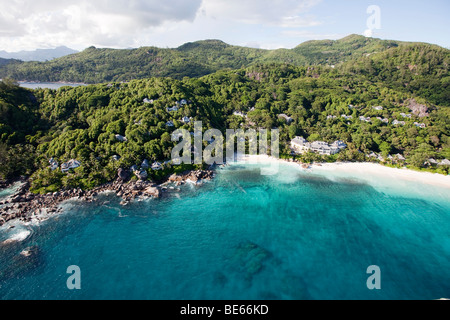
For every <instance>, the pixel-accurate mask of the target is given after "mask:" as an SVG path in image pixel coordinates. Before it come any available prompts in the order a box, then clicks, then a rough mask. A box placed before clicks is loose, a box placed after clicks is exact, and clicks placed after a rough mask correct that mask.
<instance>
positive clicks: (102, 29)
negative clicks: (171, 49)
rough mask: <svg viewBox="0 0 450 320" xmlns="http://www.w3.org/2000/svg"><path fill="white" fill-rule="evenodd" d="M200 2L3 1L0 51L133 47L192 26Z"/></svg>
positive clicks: (196, 0)
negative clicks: (144, 38)
mask: <svg viewBox="0 0 450 320" xmlns="http://www.w3.org/2000/svg"><path fill="white" fill-rule="evenodd" d="M201 1H202V0H190V1H185V0H164V1H161V0H95V1H89V0H54V1H48V0H33V1H25V0H0V7H1V8H2V9H1V13H0V49H3V50H7V51H13V50H14V49H16V48H20V49H26V48H29V49H31V48H35V47H37V46H39V47H43V46H44V47H52V46H57V45H61V44H65V45H69V46H70V45H71V44H72V46H73V47H76V46H86V45H87V44H93V45H98V46H123V45H130V44H131V42H132V39H133V36H134V35H135V34H138V33H141V32H143V31H144V30H148V29H149V28H151V27H156V26H160V25H162V24H164V23H165V22H168V21H173V22H179V21H193V20H194V19H195V17H196V14H197V11H198V9H199V8H200V5H201ZM130 39H131V40H130Z"/></svg>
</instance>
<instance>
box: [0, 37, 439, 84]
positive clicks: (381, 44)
mask: <svg viewBox="0 0 450 320" xmlns="http://www.w3.org/2000/svg"><path fill="white" fill-rule="evenodd" d="M411 45H412V46H415V45H416V44H410V43H404V42H399V41H390V40H380V39H374V38H366V37H363V36H358V35H351V36H348V37H346V38H343V39H341V40H337V41H333V40H322V41H308V42H305V43H303V44H301V45H299V46H298V47H296V48H294V49H279V50H262V49H254V48H245V47H238V46H231V45H228V44H226V43H224V42H222V41H219V40H206V41H198V42H194V43H187V44H184V45H182V46H180V47H179V48H176V49H160V48H156V47H142V48H139V49H126V50H115V49H99V48H94V47H91V48H88V49H86V50H84V51H82V52H80V53H77V54H73V55H68V56H65V57H62V58H59V59H54V60H52V61H48V62H20V61H15V62H14V63H10V64H8V65H6V66H3V67H1V66H0V78H12V79H15V80H17V81H21V80H29V81H44V82H46V81H51V82H57V81H65V82H84V83H105V82H110V81H130V80H133V79H143V78H149V77H172V78H174V79H178V80H181V79H183V77H185V76H187V77H201V76H204V75H208V74H211V73H214V72H216V71H219V70H223V69H239V68H246V67H249V66H251V65H255V64H258V63H277V64H286V63H287V64H292V65H296V66H307V65H323V66H333V67H334V66H338V65H340V64H342V63H344V62H347V61H352V60H354V59H358V58H361V57H365V56H367V55H371V57H372V55H374V56H378V57H379V58H378V59H383V58H384V57H385V56H384V55H383V53H385V54H387V53H386V52H388V51H392V49H395V48H398V50H400V52H402V51H403V50H406V51H408V49H407V48H408V47H409V46H411ZM417 45H418V44H417ZM424 46H427V47H429V50H430V51H432V52H435V53H436V55H437V56H441V58H442V55H443V54H444V55H445V52H447V53H446V55H447V57H448V50H446V49H442V48H440V47H438V46H435V45H424ZM400 54H401V53H400ZM412 58H414V57H412ZM374 59H375V58H374ZM424 59H427V57H426V56H425V57H424ZM412 65H414V63H413V62H412ZM432 65H433V63H432V64H431V65H430V67H431V66H432Z"/></svg>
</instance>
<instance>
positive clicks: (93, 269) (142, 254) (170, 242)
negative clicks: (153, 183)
mask: <svg viewBox="0 0 450 320" xmlns="http://www.w3.org/2000/svg"><path fill="white" fill-rule="evenodd" d="M383 183H384V184H385V187H380V184H379V185H378V186H377V187H374V186H373V185H372V184H370V183H369V182H367V180H361V179H357V178H355V177H352V178H346V177H341V176H333V175H332V174H330V173H327V174H321V173H314V172H313V173H308V172H304V171H302V170H301V169H299V168H298V167H293V166H290V165H282V166H281V167H280V172H279V173H278V174H277V175H273V176H263V175H261V172H260V167H259V166H258V165H244V166H242V165H233V166H230V167H227V168H225V169H221V170H219V171H218V173H217V175H216V178H215V179H214V180H213V181H211V182H208V183H206V184H204V185H203V186H201V187H195V186H191V185H188V186H184V187H183V188H182V190H180V191H179V192H178V191H175V190H173V191H171V192H170V193H169V195H168V196H167V197H165V198H163V199H160V200H145V201H142V202H136V203H133V204H131V205H129V206H127V207H122V206H120V205H119V202H120V201H119V199H117V198H116V197H115V196H114V195H111V194H110V195H108V194H105V195H102V196H101V197H100V198H99V201H98V202H97V203H94V204H84V203H82V202H79V201H70V202H68V203H65V204H64V207H65V213H64V214H62V215H60V216H58V217H54V218H51V219H50V220H48V221H46V222H43V223H41V224H40V225H27V226H23V225H16V227H15V228H14V229H8V228H7V227H4V228H3V229H0V242H2V241H5V240H7V239H16V240H21V241H14V242H10V243H7V244H5V243H3V245H1V246H0V299H151V300H155V299H156V300H159V299H169V300H171V299H177V300H178V299H180V300H197V299H206V300H211V299H212V300H217V299H218V300H222V299H235V300H247V299H266V300H273V299H288V300H291V299H294V300H299V299H308V300H309V299H313V300H314V299H439V298H444V297H445V298H450V272H449V270H450V190H449V189H446V190H445V189H441V188H437V187H432V186H417V185H416V186H415V188H412V189H411V190H409V189H408V188H405V184H404V183H403V184H402V183H401V182H399V181H385V182H383ZM408 183H409V184H411V183H412V182H408ZM381 185H383V184H381ZM0 196H1V194H0ZM3 196H5V191H4V192H3ZM27 248H32V252H33V255H32V256H30V257H24V256H22V255H20V253H21V252H22V250H24V249H27ZM71 265H77V266H79V267H80V269H81V290H74V291H71V290H68V289H67V286H66V281H67V278H68V277H69V276H70V275H69V274H67V273H66V271H67V268H68V267H69V266H71ZM371 265H377V266H379V267H380V270H381V290H369V289H368V288H367V285H366V282H367V279H368V277H369V276H370V275H369V274H367V268H368V267H369V266H371Z"/></svg>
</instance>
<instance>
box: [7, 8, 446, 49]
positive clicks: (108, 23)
mask: <svg viewBox="0 0 450 320" xmlns="http://www.w3.org/2000/svg"><path fill="white" fill-rule="evenodd" d="M0 8H1V10H0V50H5V51H8V52H16V51H20V50H34V49H37V48H41V49H47V48H55V47H57V46H67V47H70V48H72V49H76V50H83V49H85V48H87V47H90V46H96V47H109V48H136V47H142V46H156V47H160V48H175V47H178V46H180V45H182V44H184V43H187V42H193V41H198V40H205V39H220V40H222V41H224V42H226V43H229V44H232V45H239V46H248V47H255V48H264V49H277V48H294V47H296V46H297V45H299V44H300V43H302V42H305V41H308V40H321V39H332V40H336V39H340V38H343V37H345V36H347V35H349V34H361V35H365V36H371V37H375V38H382V39H391V40H402V41H418V42H428V43H433V44H438V45H440V46H442V47H446V48H450V32H449V31H450V19H449V18H448V15H449V13H450V1H449V0H427V1H423V0H370V1H367V0H0Z"/></svg>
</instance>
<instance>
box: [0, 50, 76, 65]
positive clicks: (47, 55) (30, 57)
mask: <svg viewBox="0 0 450 320" xmlns="http://www.w3.org/2000/svg"><path fill="white" fill-rule="evenodd" d="M77 52H78V51H76V50H73V49H70V48H68V47H65V46H61V47H57V48H55V49H37V50H34V51H19V52H6V51H0V58H3V59H17V60H22V61H41V62H42V61H47V60H52V59H56V58H60V57H63V56H66V55H69V54H73V53H77Z"/></svg>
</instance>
